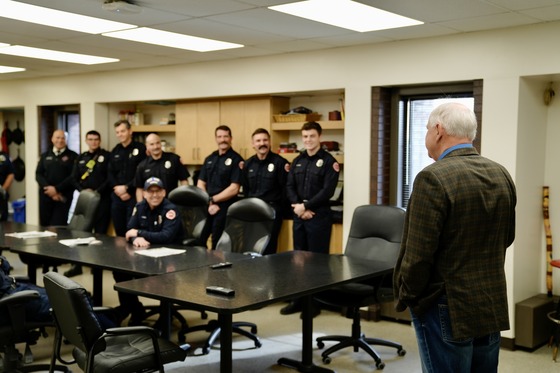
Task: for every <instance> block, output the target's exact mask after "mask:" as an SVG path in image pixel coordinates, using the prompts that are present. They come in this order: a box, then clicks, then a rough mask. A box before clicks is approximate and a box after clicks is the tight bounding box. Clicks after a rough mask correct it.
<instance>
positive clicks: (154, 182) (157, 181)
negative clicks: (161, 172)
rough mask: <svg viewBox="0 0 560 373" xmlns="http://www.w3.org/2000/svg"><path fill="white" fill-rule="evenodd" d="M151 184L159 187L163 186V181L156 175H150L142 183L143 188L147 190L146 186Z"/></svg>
mask: <svg viewBox="0 0 560 373" xmlns="http://www.w3.org/2000/svg"><path fill="white" fill-rule="evenodd" d="M151 186H158V187H160V188H163V182H162V181H161V180H160V179H158V178H157V177H150V178H149V179H147V180H146V182H145V183H144V190H148V188H149V187H151Z"/></svg>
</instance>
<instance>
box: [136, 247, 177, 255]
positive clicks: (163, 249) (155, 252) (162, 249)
mask: <svg viewBox="0 0 560 373" xmlns="http://www.w3.org/2000/svg"><path fill="white" fill-rule="evenodd" d="M185 251H186V250H181V249H172V248H170V247H158V248H157V249H147V250H137V251H135V253H136V254H140V255H146V256H151V257H153V258H160V257H162V256H169V255H177V254H182V253H184V252H185Z"/></svg>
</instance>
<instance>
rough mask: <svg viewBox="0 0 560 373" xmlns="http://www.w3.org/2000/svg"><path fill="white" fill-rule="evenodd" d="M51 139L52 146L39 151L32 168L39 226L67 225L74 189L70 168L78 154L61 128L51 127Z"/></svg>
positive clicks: (72, 166)
mask: <svg viewBox="0 0 560 373" xmlns="http://www.w3.org/2000/svg"><path fill="white" fill-rule="evenodd" d="M51 140H52V143H53V147H52V148H51V149H49V150H47V151H46V152H44V153H43V154H41V158H40V159H39V164H38V165H37V169H36V170H35V179H36V180H37V183H39V187H40V188H41V189H40V193H39V221H40V224H41V225H42V226H48V225H67V224H68V211H69V210H70V205H71V204H72V196H73V193H74V189H75V188H74V182H73V180H72V169H73V168H74V162H75V161H76V158H77V157H78V154H76V153H75V152H74V151H72V150H70V149H68V148H67V146H66V135H65V133H64V131H62V130H56V131H54V132H53V135H52V138H51Z"/></svg>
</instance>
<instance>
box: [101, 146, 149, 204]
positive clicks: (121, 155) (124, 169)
mask: <svg viewBox="0 0 560 373" xmlns="http://www.w3.org/2000/svg"><path fill="white" fill-rule="evenodd" d="M144 158H146V146H145V145H144V144H142V143H140V142H137V141H132V142H131V143H130V144H128V146H127V147H124V146H123V145H122V144H117V146H115V147H114V148H113V150H112V151H111V159H110V161H109V186H110V188H111V189H112V188H113V187H114V186H115V185H126V186H127V188H128V194H130V195H132V196H134V195H135V193H136V188H135V186H134V178H135V176H136V168H137V167H138V164H140V162H142V161H143V160H144Z"/></svg>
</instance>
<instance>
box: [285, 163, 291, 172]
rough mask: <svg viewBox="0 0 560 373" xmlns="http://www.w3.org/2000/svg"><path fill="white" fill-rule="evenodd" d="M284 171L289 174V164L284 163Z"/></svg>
mask: <svg viewBox="0 0 560 373" xmlns="http://www.w3.org/2000/svg"><path fill="white" fill-rule="evenodd" d="M284 171H286V172H290V164H289V163H286V164H285V165H284Z"/></svg>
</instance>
